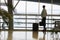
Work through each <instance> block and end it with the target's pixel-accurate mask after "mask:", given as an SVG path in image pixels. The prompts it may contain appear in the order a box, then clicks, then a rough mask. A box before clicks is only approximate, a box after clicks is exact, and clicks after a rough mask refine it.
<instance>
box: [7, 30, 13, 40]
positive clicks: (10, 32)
mask: <svg viewBox="0 0 60 40" xmlns="http://www.w3.org/2000/svg"><path fill="white" fill-rule="evenodd" d="M12 35H13V31H8V38H7V40H12V39H13V37H12Z"/></svg>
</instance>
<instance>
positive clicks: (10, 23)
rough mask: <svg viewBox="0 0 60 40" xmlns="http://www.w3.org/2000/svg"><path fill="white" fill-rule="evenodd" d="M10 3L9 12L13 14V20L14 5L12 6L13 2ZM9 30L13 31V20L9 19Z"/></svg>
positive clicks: (9, 0) (9, 1) (10, 0)
mask: <svg viewBox="0 0 60 40" xmlns="http://www.w3.org/2000/svg"><path fill="white" fill-rule="evenodd" d="M7 2H8V12H9V13H10V14H11V17H12V18H13V11H12V9H13V4H12V0H7ZM8 28H9V30H12V29H13V19H12V20H11V19H9V27H8Z"/></svg>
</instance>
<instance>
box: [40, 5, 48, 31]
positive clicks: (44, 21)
mask: <svg viewBox="0 0 60 40" xmlns="http://www.w3.org/2000/svg"><path fill="white" fill-rule="evenodd" d="M46 16H47V11H46V9H45V5H43V10H42V12H41V17H42V23H43V26H44V31H46V27H45V26H46Z"/></svg>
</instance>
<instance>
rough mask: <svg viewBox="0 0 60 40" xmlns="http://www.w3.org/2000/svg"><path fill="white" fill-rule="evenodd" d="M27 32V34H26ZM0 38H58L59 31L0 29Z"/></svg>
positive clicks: (33, 39)
mask: <svg viewBox="0 0 60 40" xmlns="http://www.w3.org/2000/svg"><path fill="white" fill-rule="evenodd" d="M26 34H27V35H26ZM0 40H60V33H57V34H55V33H53V34H51V32H46V33H43V32H38V31H0Z"/></svg>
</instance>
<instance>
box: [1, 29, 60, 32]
mask: <svg viewBox="0 0 60 40" xmlns="http://www.w3.org/2000/svg"><path fill="white" fill-rule="evenodd" d="M0 31H33V30H29V29H28V30H27V29H13V30H8V29H6V30H3V29H0ZM38 31H39V32H43V31H44V30H38ZM46 32H60V30H46Z"/></svg>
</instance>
